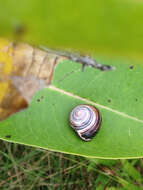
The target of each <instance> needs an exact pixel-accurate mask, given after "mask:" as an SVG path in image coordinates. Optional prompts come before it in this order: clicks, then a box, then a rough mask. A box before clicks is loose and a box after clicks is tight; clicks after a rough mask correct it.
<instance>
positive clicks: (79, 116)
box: [70, 104, 101, 141]
mask: <svg viewBox="0 0 143 190" xmlns="http://www.w3.org/2000/svg"><path fill="white" fill-rule="evenodd" d="M70 124H71V127H72V128H73V129H74V130H75V131H76V132H77V134H78V135H79V137H80V138H81V139H82V140H84V141H90V140H91V139H92V138H93V137H94V136H95V135H96V133H97V131H98V129H99V128H100V125H101V115H100V113H99V110H98V109H97V108H96V107H94V106H91V105H87V104H81V105H79V106H76V107H75V108H74V109H73V110H72V112H71V113H70Z"/></svg>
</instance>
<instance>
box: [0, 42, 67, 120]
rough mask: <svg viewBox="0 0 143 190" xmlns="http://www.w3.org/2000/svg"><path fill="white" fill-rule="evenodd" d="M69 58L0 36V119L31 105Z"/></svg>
mask: <svg viewBox="0 0 143 190" xmlns="http://www.w3.org/2000/svg"><path fill="white" fill-rule="evenodd" d="M65 59H67V58H66V57H64V56H58V55H56V54H52V53H48V52H46V51H43V50H41V49H38V48H35V47H32V46H30V45H28V44H24V43H12V42H10V41H8V40H5V39H0V121H1V120H3V119H5V118H7V117H8V116H9V115H11V114H13V113H15V112H17V111H20V110H22V109H24V108H27V107H28V105H29V102H30V101H31V99H32V97H33V95H34V94H35V93H36V92H37V91H38V90H40V89H42V88H44V87H46V86H47V85H49V84H50V83H51V81H52V79H53V74H54V69H55V66H56V64H58V63H59V62H61V61H62V60H65Z"/></svg>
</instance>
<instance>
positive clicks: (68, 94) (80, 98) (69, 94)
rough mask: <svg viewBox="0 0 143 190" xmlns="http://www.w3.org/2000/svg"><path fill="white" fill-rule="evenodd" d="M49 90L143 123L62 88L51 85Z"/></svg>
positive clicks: (142, 121) (141, 121)
mask: <svg viewBox="0 0 143 190" xmlns="http://www.w3.org/2000/svg"><path fill="white" fill-rule="evenodd" d="M48 88H49V89H51V90H54V91H56V92H59V93H62V94H64V95H67V96H69V97H72V98H76V99H78V100H81V101H85V102H86V103H87V104H92V105H94V106H97V107H100V108H102V109H105V110H108V111H111V112H113V113H115V114H117V115H120V116H122V117H125V118H128V119H131V120H134V121H137V122H139V123H143V120H141V119H138V118H136V117H134V116H131V115H128V114H126V113H124V112H120V111H118V110H115V109H112V108H110V107H107V106H104V105H101V104H98V103H95V102H93V101H91V100H88V99H86V98H82V97H80V96H78V95H76V94H73V93H71V92H67V91H65V90H63V89H60V88H57V87H56V86H54V85H50V86H49V87H48Z"/></svg>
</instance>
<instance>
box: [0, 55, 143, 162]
mask: <svg viewBox="0 0 143 190" xmlns="http://www.w3.org/2000/svg"><path fill="white" fill-rule="evenodd" d="M96 58H97V60H98V61H99V62H100V63H103V64H109V65H112V66H115V67H116V69H115V70H113V71H108V72H103V71H99V70H96V69H94V68H89V67H86V68H85V71H84V72H83V71H82V70H81V65H80V64H78V63H74V62H70V61H64V62H62V63H60V64H59V65H58V66H57V67H56V70H55V78H54V81H53V84H52V86H50V87H49V88H47V89H44V90H42V91H40V92H39V93H37V94H36V96H35V97H34V98H33V101H32V103H31V106H30V107H29V109H27V110H25V111H22V112H20V113H18V114H15V115H13V116H11V117H10V118H8V119H7V120H5V121H3V122H1V123H0V138H1V139H4V140H9V141H11V142H17V143H21V144H26V145H31V146H35V147H41V148H44V149H49V150H54V151H59V152H65V153H70V154H76V155H81V156H87V157H96V158H114V159H115V158H138V157H142V156H143V143H142V142H143V141H142V139H143V119H142V110H143V109H142V108H143V106H142V105H143V89H142V84H143V77H142V76H143V65H142V64H140V61H134V60H130V61H129V60H126V59H125V58H123V57H118V59H115V58H114V59H113V58H111V57H110V58H109V57H103V56H99V55H98V56H96ZM131 65H132V66H133V67H130V66H131ZM39 99H40V101H39ZM37 100H38V101H37ZM82 103H84V104H85V103H89V104H93V105H95V106H96V107H97V108H98V109H99V110H100V112H101V115H102V126H101V129H100V131H99V132H98V134H97V135H96V136H95V138H94V139H93V140H92V141H91V142H84V141H82V140H81V139H80V138H79V137H78V136H77V135H76V134H75V132H74V131H73V130H72V129H71V128H70V125H69V121H68V120H69V114H70V111H71V110H72V109H73V107H74V106H76V105H78V104H82Z"/></svg>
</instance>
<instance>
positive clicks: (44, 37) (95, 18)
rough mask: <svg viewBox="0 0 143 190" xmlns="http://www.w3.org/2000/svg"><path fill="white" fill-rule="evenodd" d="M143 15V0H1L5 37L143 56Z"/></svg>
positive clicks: (0, 17) (1, 31)
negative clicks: (17, 37)
mask: <svg viewBox="0 0 143 190" xmlns="http://www.w3.org/2000/svg"><path fill="white" fill-rule="evenodd" d="M142 18H143V3H142V1H133V0H132V1H129V0H124V1H119V0H108V1H105V0H103V1H100V0H89V1H86V0H78V1H76V0H68V1H66V0H60V1H59V0H42V1H41V0H23V1H19V0H12V1H11V0H5V1H3V0H0V35H1V36H6V37H9V38H12V39H13V38H16V35H19V34H21V36H22V37H21V39H22V40H23V41H27V42H30V43H32V44H36V45H41V44H42V45H46V46H48V47H52V48H60V49H68V50H73V51H80V52H83V53H87V52H88V53H96V52H101V53H111V54H112V53H114V54H124V55H132V54H135V56H137V55H138V56H140V54H142V51H143V45H142V44H143V19H142ZM136 54H137V55H136Z"/></svg>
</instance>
